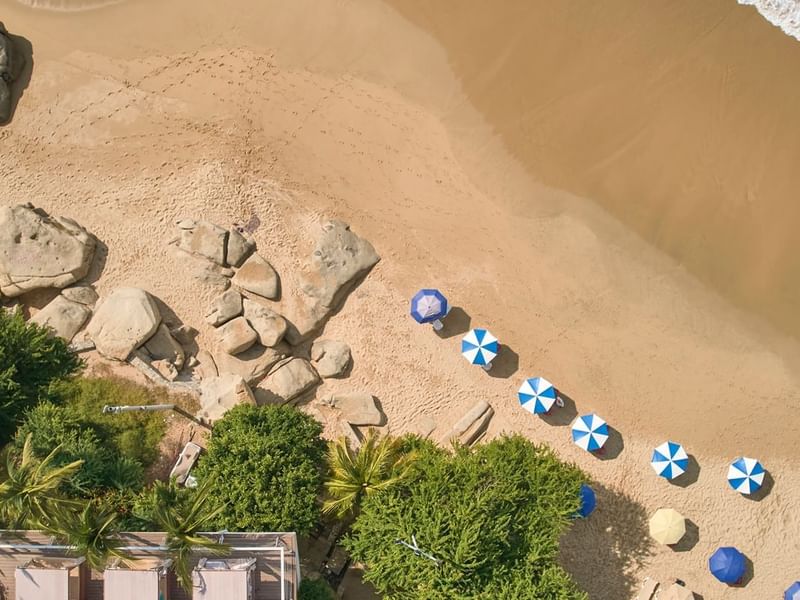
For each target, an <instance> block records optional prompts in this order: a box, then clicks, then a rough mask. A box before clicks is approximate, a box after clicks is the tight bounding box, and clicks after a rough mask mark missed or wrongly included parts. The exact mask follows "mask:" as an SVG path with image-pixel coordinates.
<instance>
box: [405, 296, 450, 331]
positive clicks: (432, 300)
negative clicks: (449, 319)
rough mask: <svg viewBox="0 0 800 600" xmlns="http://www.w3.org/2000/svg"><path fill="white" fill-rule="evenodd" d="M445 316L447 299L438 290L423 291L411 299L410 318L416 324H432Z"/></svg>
mask: <svg viewBox="0 0 800 600" xmlns="http://www.w3.org/2000/svg"><path fill="white" fill-rule="evenodd" d="M446 314H447V298H445V297H444V294H442V292H440V291H439V290H434V289H423V290H420V291H418V292H417V293H416V294H415V295H414V297H413V298H412V299H411V316H412V317H414V320H415V321H416V322H417V323H432V322H433V321H436V320H437V319H441V318H442V317H444V316H445V315H446Z"/></svg>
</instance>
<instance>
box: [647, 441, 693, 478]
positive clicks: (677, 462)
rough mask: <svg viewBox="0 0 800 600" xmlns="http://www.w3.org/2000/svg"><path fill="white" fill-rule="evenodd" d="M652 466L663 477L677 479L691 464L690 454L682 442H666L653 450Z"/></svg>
mask: <svg viewBox="0 0 800 600" xmlns="http://www.w3.org/2000/svg"><path fill="white" fill-rule="evenodd" d="M650 466H652V467H653V470H654V471H655V472H656V473H657V474H658V475H660V476H661V477H666V478H667V479H675V478H676V477H678V476H679V475H683V473H685V472H686V467H688V466H689V455H688V454H686V450H684V449H683V446H681V445H680V444H676V443H675V442H664V443H663V444H661V445H660V446H659V447H658V448H656V449H655V450H653V457H652V458H651V459H650Z"/></svg>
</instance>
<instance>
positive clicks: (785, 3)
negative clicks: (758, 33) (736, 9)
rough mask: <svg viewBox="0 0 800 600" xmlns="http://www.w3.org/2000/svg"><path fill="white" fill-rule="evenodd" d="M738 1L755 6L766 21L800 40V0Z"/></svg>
mask: <svg viewBox="0 0 800 600" xmlns="http://www.w3.org/2000/svg"><path fill="white" fill-rule="evenodd" d="M738 2H739V4H747V5H750V6H755V7H756V9H757V10H758V12H760V13H761V14H762V15H763V16H764V18H765V19H766V20H767V21H769V22H770V23H772V24H773V25H775V26H777V27H780V28H781V29H783V31H784V33H786V34H788V35H790V36H792V37H793V38H795V39H798V40H800V0H738Z"/></svg>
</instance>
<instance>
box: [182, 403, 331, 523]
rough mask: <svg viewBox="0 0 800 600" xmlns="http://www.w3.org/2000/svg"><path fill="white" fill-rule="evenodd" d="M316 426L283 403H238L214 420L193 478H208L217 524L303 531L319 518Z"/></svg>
mask: <svg viewBox="0 0 800 600" xmlns="http://www.w3.org/2000/svg"><path fill="white" fill-rule="evenodd" d="M321 432H322V427H321V425H320V424H319V423H318V422H317V421H315V420H314V419H313V418H312V417H310V416H309V415H306V414H304V413H302V412H300V411H299V410H297V409H295V408H292V407H288V406H252V405H239V406H236V407H234V408H233V409H231V410H229V411H228V412H227V413H226V414H225V416H224V417H223V418H222V419H220V420H219V421H217V422H216V423H215V424H214V430H213V432H212V434H211V438H210V440H209V443H208V448H207V452H206V454H205V455H204V456H203V457H202V458H201V459H200V462H199V463H198V466H197V468H196V471H195V476H196V477H197V479H198V480H199V481H200V482H201V483H202V482H203V481H204V480H206V479H210V480H212V481H213V483H212V492H211V494H210V497H211V498H213V499H215V500H216V501H218V502H220V503H222V504H224V508H223V510H222V512H221V514H220V515H219V517H218V525H219V527H220V528H225V529H229V530H231V531H297V532H299V533H305V532H307V531H309V530H310V529H311V527H312V526H313V525H314V524H315V523H316V521H317V519H318V518H319V505H318V503H317V497H318V495H319V493H320V486H321V483H322V473H321V468H320V467H321V465H322V464H323V460H324V454H325V444H324V442H323V441H322V440H321V438H320V433H321Z"/></svg>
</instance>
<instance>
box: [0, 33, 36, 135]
mask: <svg viewBox="0 0 800 600" xmlns="http://www.w3.org/2000/svg"><path fill="white" fill-rule="evenodd" d="M2 34H5V35H6V37H8V39H9V40H11V43H12V45H13V52H14V54H15V55H16V58H15V60H17V61H19V67H18V68H19V73H18V74H17V76H16V78H15V79H14V80H13V81H12V82H11V83H9V84H8V91H9V94H10V96H11V97H10V100H11V106H10V109H9V113H8V119H7V120H6V121H0V125H8V124H9V123H11V121H12V120H13V119H14V113H16V111H17V105H18V104H19V101H20V99H21V98H22V96H23V94H24V93H25V90H26V89H27V88H28V85H29V84H30V82H31V74H32V73H33V45H32V44H31V42H30V41H29V40H28V39H27V38H24V37H22V36H21V35H13V34H11V33H8V32H7V30H6V28H5V26H4V25H3V22H2V21H0V35H2Z"/></svg>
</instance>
